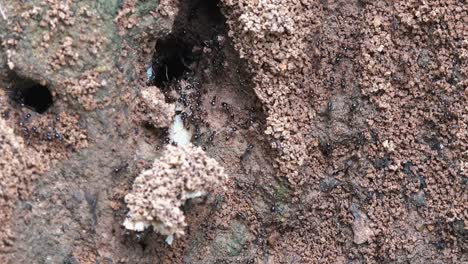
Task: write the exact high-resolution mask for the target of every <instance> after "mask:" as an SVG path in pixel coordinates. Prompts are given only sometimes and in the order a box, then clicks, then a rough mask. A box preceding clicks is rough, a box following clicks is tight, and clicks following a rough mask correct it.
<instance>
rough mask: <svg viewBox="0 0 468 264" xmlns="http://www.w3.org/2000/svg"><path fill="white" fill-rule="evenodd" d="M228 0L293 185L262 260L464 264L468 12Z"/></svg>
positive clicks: (440, 6) (404, 5)
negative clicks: (287, 211)
mask: <svg viewBox="0 0 468 264" xmlns="http://www.w3.org/2000/svg"><path fill="white" fill-rule="evenodd" d="M223 3H224V10H225V14H226V15H227V17H228V24H229V26H230V36H232V37H233V39H234V42H235V43H236V49H238V50H239V51H240V54H241V56H242V57H244V58H246V59H247V60H248V61H249V66H250V69H251V71H252V72H253V73H255V77H254V80H255V83H256V87H255V92H256V93H257V95H258V96H259V98H260V99H261V101H262V102H263V103H264V105H265V107H266V108H267V109H268V112H267V116H268V117H267V126H268V127H267V129H266V134H268V135H270V139H271V142H272V146H273V147H274V148H275V149H276V150H277V152H278V157H277V159H276V162H277V165H278V168H279V172H280V175H283V176H285V177H286V178H287V179H288V181H289V182H290V183H291V185H292V189H293V190H294V195H293V197H292V200H293V203H292V204H291V207H292V208H291V216H290V217H289V218H288V219H287V220H286V223H285V225H284V229H282V230H281V237H282V238H283V243H278V244H277V246H276V247H275V249H274V251H273V253H272V254H271V256H270V258H269V260H270V261H272V263H290V262H298V263H305V262H326V263H328V262H330V263H331V262H339V263H346V262H353V263H354V262H356V263H357V262H372V263H382V262H417V263H427V262H455V263H461V262H463V261H466V258H465V257H466V256H464V255H463V252H466V238H464V237H460V236H457V235H455V233H456V231H455V230H454V228H453V223H454V222H456V221H461V222H464V225H465V228H466V217H467V200H466V195H462V194H464V193H466V183H464V180H463V179H465V178H466V158H467V157H466V151H465V149H466V148H467V142H468V137H467V123H468V122H467V121H468V114H467V113H468V112H467V107H466V106H467V100H466V99H467V98H466V89H467V86H466V84H467V83H466V79H465V77H466V73H467V72H466V71H467V61H466V54H467V46H466V42H465V41H464V40H465V39H466V37H467V30H466V19H465V18H466V16H467V15H468V13H467V11H468V10H467V7H466V5H465V4H464V3H463V2H461V1H431V2H430V3H423V4H422V3H419V2H418V1H404V2H403V1H397V2H386V1H347V2H344V1H343V2H333V1H320V2H319V1H272V2H268V3H267V2H256V1H231V0H224V1H223ZM465 182H466V181H465ZM321 187H322V188H321ZM353 208H355V209H353ZM362 219H365V221H364V220H362ZM353 233H354V234H353ZM353 238H354V240H353ZM353 242H354V243H353Z"/></svg>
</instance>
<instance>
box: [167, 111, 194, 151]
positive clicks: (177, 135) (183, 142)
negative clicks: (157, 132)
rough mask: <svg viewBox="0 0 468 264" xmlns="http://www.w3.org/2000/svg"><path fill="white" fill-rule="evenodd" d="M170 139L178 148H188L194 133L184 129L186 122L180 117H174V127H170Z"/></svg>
mask: <svg viewBox="0 0 468 264" xmlns="http://www.w3.org/2000/svg"><path fill="white" fill-rule="evenodd" d="M169 138H170V139H171V141H172V142H175V143H176V144H177V145H178V146H188V145H189V144H190V139H191V138H192V133H191V132H190V131H189V130H188V129H186V128H185V127H184V121H182V117H181V116H180V115H176V116H175V117H174V121H173V122H172V125H171V126H170V127H169Z"/></svg>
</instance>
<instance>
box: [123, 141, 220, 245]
mask: <svg viewBox="0 0 468 264" xmlns="http://www.w3.org/2000/svg"><path fill="white" fill-rule="evenodd" d="M226 179H227V175H226V174H225V173H224V169H223V168H222V167H221V166H220V165H219V164H218V163H217V162H216V160H214V159H212V158H209V157H208V156H207V155H206V153H205V152H204V151H203V150H202V149H201V148H199V147H194V146H193V145H189V146H177V147H176V146H172V145H168V146H167V149H166V150H165V151H164V154H163V156H162V157H161V158H160V159H158V160H156V161H155V162H154V164H153V167H152V168H151V169H149V170H146V171H143V172H142V173H141V174H140V175H139V176H138V177H137V178H136V179H135V182H134V184H133V190H132V191H131V192H130V193H129V194H127V195H126V196H125V202H126V203H127V206H128V208H129V209H130V211H129V213H128V217H127V219H126V220H125V222H124V226H125V227H126V228H127V229H129V230H134V231H143V230H144V229H146V228H147V227H149V226H153V228H154V230H155V231H156V232H158V233H161V234H163V235H167V236H173V235H175V236H181V235H183V234H184V228H185V226H186V223H185V216H184V213H183V212H182V210H181V209H180V207H181V206H182V205H183V204H184V203H185V202H186V201H187V200H188V199H191V198H196V197H199V196H203V195H206V194H207V193H209V192H212V191H214V190H215V189H217V188H220V187H221V186H222V184H223V182H224V181H225V180H226Z"/></svg>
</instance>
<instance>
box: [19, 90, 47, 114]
mask: <svg viewBox="0 0 468 264" xmlns="http://www.w3.org/2000/svg"><path fill="white" fill-rule="evenodd" d="M22 94H23V100H24V101H23V102H24V105H25V106H28V107H30V108H32V109H33V110H34V111H36V112H37V113H39V114H42V113H44V112H45V111H47V109H49V107H50V106H52V104H53V100H52V93H51V92H50V91H49V89H48V88H47V87H45V86H42V85H39V84H36V85H34V86H31V87H28V88H27V89H25V90H24V91H22Z"/></svg>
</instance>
